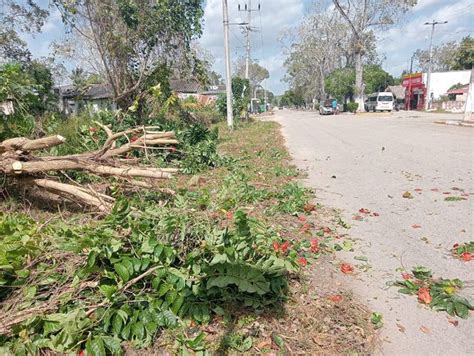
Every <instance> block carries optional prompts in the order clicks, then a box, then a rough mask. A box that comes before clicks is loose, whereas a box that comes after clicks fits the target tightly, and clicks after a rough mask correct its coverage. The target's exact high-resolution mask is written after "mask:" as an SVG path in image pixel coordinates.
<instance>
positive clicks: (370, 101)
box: [364, 92, 394, 112]
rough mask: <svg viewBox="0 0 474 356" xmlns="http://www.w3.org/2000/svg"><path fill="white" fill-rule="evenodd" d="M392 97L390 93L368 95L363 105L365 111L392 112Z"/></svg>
mask: <svg viewBox="0 0 474 356" xmlns="http://www.w3.org/2000/svg"><path fill="white" fill-rule="evenodd" d="M393 103H394V97H393V94H392V93H390V92H379V93H373V94H370V95H369V97H368V98H367V100H366V101H365V103H364V106H365V111H373V112H375V111H385V110H386V111H392V110H393Z"/></svg>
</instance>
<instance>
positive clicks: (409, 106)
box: [407, 53, 415, 111]
mask: <svg viewBox="0 0 474 356" xmlns="http://www.w3.org/2000/svg"><path fill="white" fill-rule="evenodd" d="M414 59H415V53H413V55H412V56H411V60H410V73H408V76H409V78H410V79H409V80H410V81H409V83H408V93H409V97H408V105H407V110H408V111H410V110H411V74H412V73H413V60H414Z"/></svg>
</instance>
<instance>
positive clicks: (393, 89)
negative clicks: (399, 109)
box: [385, 85, 405, 99]
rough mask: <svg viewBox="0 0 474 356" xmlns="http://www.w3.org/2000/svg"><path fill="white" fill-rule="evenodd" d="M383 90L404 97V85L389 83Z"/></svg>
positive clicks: (397, 96)
mask: <svg viewBox="0 0 474 356" xmlns="http://www.w3.org/2000/svg"><path fill="white" fill-rule="evenodd" d="M385 91H387V92H390V93H392V94H393V95H395V97H396V98H398V99H403V98H404V97H405V87H404V86H403V85H389V86H388V87H387V89H385Z"/></svg>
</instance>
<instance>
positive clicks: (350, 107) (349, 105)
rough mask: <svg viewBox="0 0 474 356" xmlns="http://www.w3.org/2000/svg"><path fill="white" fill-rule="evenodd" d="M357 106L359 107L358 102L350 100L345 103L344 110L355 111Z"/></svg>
mask: <svg viewBox="0 0 474 356" xmlns="http://www.w3.org/2000/svg"><path fill="white" fill-rule="evenodd" d="M358 108H359V103H356V102H354V101H351V102H349V103H347V104H346V111H349V112H356V111H357V109H358Z"/></svg>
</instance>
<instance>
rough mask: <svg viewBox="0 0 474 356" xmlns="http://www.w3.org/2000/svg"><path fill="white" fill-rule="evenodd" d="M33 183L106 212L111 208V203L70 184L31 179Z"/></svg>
mask: <svg viewBox="0 0 474 356" xmlns="http://www.w3.org/2000/svg"><path fill="white" fill-rule="evenodd" d="M30 181H31V182H32V183H33V184H34V185H36V186H38V187H41V188H44V189H46V190H48V191H50V192H52V193H54V194H57V195H61V196H62V197H66V198H71V197H72V198H73V201H76V202H77V201H79V202H82V203H83V204H86V205H89V206H94V207H96V208H97V209H99V210H100V211H101V212H104V213H105V212H108V211H110V209H111V208H112V205H111V204H108V203H106V202H105V201H104V200H103V199H99V198H98V197H96V196H94V195H92V194H89V193H88V192H85V191H84V190H83V189H80V188H79V187H75V186H73V185H71V184H64V183H60V182H57V181H54V180H51V179H31V180H30Z"/></svg>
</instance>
